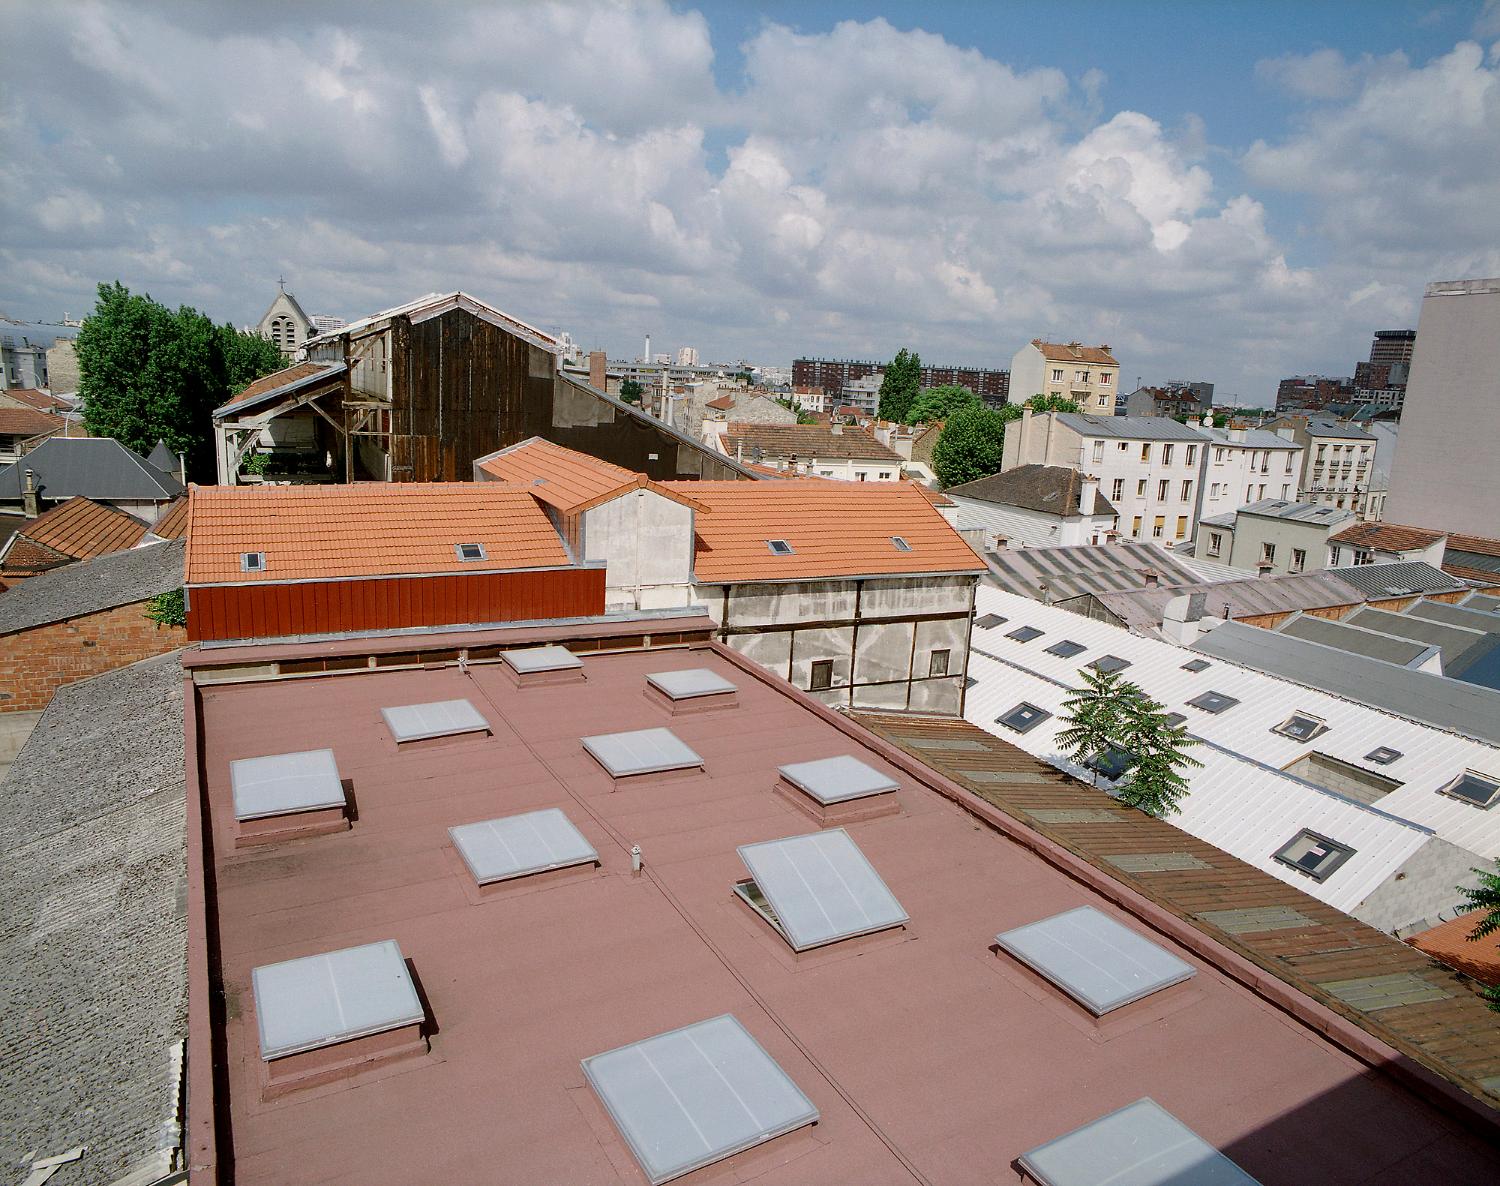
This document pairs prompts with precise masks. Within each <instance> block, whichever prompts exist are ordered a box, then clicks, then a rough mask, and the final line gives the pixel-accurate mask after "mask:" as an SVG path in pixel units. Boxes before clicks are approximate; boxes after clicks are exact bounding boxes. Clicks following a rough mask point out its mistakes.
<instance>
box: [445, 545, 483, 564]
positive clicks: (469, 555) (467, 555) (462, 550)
mask: <svg viewBox="0 0 1500 1186" xmlns="http://www.w3.org/2000/svg"><path fill="white" fill-rule="evenodd" d="M453 550H454V552H456V553H457V554H458V558H459V559H460V560H488V559H489V556H488V554H487V553H486V552H485V550H484V545H483V544H454V545H453Z"/></svg>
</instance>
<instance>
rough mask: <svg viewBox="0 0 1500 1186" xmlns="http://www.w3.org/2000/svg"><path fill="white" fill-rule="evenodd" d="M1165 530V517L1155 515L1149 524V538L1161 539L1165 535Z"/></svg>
mask: <svg viewBox="0 0 1500 1186" xmlns="http://www.w3.org/2000/svg"><path fill="white" fill-rule="evenodd" d="M1166 530H1167V517H1166V516H1165V515H1157V516H1156V518H1155V519H1153V520H1152V522H1151V538H1152V539H1161V537H1162V536H1163V535H1164V534H1166Z"/></svg>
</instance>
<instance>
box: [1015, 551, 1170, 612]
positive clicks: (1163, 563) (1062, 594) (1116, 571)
mask: <svg viewBox="0 0 1500 1186" xmlns="http://www.w3.org/2000/svg"><path fill="white" fill-rule="evenodd" d="M988 563H989V569H990V581H991V582H993V583H994V584H995V585H996V586H998V587H999V588H1001V589H1005V590H1008V591H1009V592H1011V593H1019V594H1020V595H1021V596H1022V597H1035V598H1040V597H1041V586H1042V585H1043V584H1045V585H1046V586H1047V596H1048V598H1049V599H1050V600H1052V601H1061V600H1063V599H1064V598H1068V597H1077V596H1078V595H1080V594H1082V593H1103V592H1106V591H1109V590H1123V589H1140V588H1143V587H1144V586H1145V584H1146V573H1147V572H1148V571H1150V572H1154V573H1156V574H1157V576H1158V578H1159V579H1160V580H1162V581H1164V582H1167V583H1173V584H1186V583H1189V582H1195V581H1196V580H1197V574H1196V573H1195V572H1193V571H1192V570H1191V569H1188V568H1186V567H1184V566H1183V565H1182V564H1181V562H1179V561H1178V560H1176V559H1174V558H1173V557H1172V555H1171V554H1170V553H1168V552H1167V551H1166V550H1165V549H1163V548H1161V547H1160V546H1158V545H1157V544H1142V543H1123V544H1110V545H1108V546H1106V547H1095V546H1093V545H1091V544H1064V545H1062V546H1060V547H1053V548H1017V549H1006V550H1004V551H1000V552H995V553H993V554H991V555H990V557H989V560H988Z"/></svg>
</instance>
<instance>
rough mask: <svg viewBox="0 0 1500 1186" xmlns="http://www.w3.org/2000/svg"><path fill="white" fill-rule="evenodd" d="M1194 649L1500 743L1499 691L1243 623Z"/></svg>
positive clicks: (1225, 626) (1221, 628)
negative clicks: (1352, 653)
mask: <svg viewBox="0 0 1500 1186" xmlns="http://www.w3.org/2000/svg"><path fill="white" fill-rule="evenodd" d="M1193 650H1195V651H1199V652H1201V653H1202V654H1205V655H1212V656H1214V657H1215V658H1218V659H1225V660H1228V661H1229V662H1231V663H1238V664H1240V665H1241V666H1244V667H1249V668H1252V669H1254V670H1256V671H1264V672H1268V673H1270V674H1272V675H1279V676H1281V677H1282V678H1284V679H1289V680H1292V681H1293V682H1295V683H1299V684H1303V685H1304V686H1306V687H1309V688H1320V689H1322V690H1323V691H1325V692H1329V693H1332V694H1333V695H1335V696H1342V697H1343V698H1344V699H1346V700H1351V701H1355V702H1356V703H1360V704H1368V705H1370V706H1371V707H1374V708H1382V709H1385V710H1386V711H1387V712H1393V713H1395V714H1397V715H1398V716H1403V717H1407V718H1408V719H1410V720H1414V721H1421V722H1423V723H1424V724H1428V725H1432V726H1434V727H1435V728H1438V729H1446V730H1448V731H1449V732H1451V733H1458V734H1461V735H1463V736H1465V737H1472V738H1474V739H1475V740H1477V741H1487V742H1490V743H1491V744H1493V745H1500V692H1496V691H1493V690H1491V689H1489V688H1484V687H1480V686H1479V685H1477V684H1466V683H1463V682H1461V681H1459V680H1452V679H1444V678H1443V677H1442V676H1440V675H1430V674H1428V673H1427V672H1425V671H1412V670H1409V669H1408V668H1405V667H1397V666H1396V665H1395V664H1393V663H1382V662H1381V661H1380V660H1379V659H1367V658H1365V657H1364V656H1363V655H1351V654H1349V653H1348V652H1346V651H1339V650H1335V649H1334V648H1333V647H1325V646H1320V645H1319V644H1318V643H1315V642H1307V641H1305V640H1304V639H1300V638H1292V637H1290V636H1288V635H1285V634H1276V633H1274V632H1272V631H1270V630H1262V629H1260V628H1259V627H1257V626H1247V625H1245V624H1244V623H1243V622H1223V623H1221V624H1220V625H1218V626H1216V627H1214V628H1213V629H1212V630H1210V631H1209V632H1208V633H1207V634H1205V635H1203V636H1202V637H1201V638H1199V639H1198V641H1197V642H1196V643H1194V644H1193Z"/></svg>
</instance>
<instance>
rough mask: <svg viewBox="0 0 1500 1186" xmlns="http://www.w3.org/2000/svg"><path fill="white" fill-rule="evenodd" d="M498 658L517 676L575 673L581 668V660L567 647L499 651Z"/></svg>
mask: <svg viewBox="0 0 1500 1186" xmlns="http://www.w3.org/2000/svg"><path fill="white" fill-rule="evenodd" d="M500 658H502V659H504V660H505V663H506V666H508V667H509V668H510V669H511V670H512V671H514V672H515V673H516V674H517V675H532V674H534V673H536V672H538V671H576V670H578V669H579V668H581V667H582V666H583V660H582V659H580V658H579V657H578V656H577V655H575V654H574V653H573V652H572V651H570V650H568V648H567V647H522V648H520V649H518V650H514V651H501V652H500Z"/></svg>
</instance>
